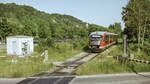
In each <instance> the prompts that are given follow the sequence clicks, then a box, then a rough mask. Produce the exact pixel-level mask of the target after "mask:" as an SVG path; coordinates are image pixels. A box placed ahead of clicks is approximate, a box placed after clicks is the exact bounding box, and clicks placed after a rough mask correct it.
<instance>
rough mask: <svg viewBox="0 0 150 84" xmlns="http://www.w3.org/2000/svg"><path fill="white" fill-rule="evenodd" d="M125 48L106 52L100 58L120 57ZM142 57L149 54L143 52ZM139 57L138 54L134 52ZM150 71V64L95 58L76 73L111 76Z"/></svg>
mask: <svg viewBox="0 0 150 84" xmlns="http://www.w3.org/2000/svg"><path fill="white" fill-rule="evenodd" d="M122 49H123V46H122V45H119V46H118V47H116V48H115V49H112V50H111V51H110V52H109V53H107V52H105V53H103V54H100V56H118V55H122V54H123V52H122ZM141 52H142V53H141V55H142V54H143V55H144V56H145V57H147V54H146V53H145V52H143V51H141ZM132 53H133V54H135V57H136V58H139V56H137V53H136V52H132ZM149 71H150V64H141V63H135V62H129V61H128V62H126V63H120V62H118V61H117V60H115V59H113V58H103V59H100V58H99V57H97V58H95V59H94V60H92V61H90V62H88V63H86V64H85V65H83V66H81V67H80V68H79V69H78V70H77V71H76V73H77V74H78V75H91V74H110V73H131V72H135V73H138V72H149Z"/></svg>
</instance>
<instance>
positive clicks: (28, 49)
mask: <svg viewBox="0 0 150 84" xmlns="http://www.w3.org/2000/svg"><path fill="white" fill-rule="evenodd" d="M33 48H34V45H33V37H30V36H9V37H7V55H8V56H20V57H22V56H26V55H30V54H31V53H33Z"/></svg>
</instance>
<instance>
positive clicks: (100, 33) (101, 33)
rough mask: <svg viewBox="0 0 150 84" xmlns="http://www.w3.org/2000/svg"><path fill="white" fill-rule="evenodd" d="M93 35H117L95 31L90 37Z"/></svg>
mask: <svg viewBox="0 0 150 84" xmlns="http://www.w3.org/2000/svg"><path fill="white" fill-rule="evenodd" d="M93 34H99V35H104V34H107V35H118V34H115V33H110V32H104V31H95V32H92V33H91V34H90V35H93Z"/></svg>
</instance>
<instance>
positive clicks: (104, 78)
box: [0, 73, 150, 84]
mask: <svg viewBox="0 0 150 84" xmlns="http://www.w3.org/2000/svg"><path fill="white" fill-rule="evenodd" d="M23 79H24V78H18V79H0V84H16V83H17V82H19V81H21V80H23ZM69 84H150V73H141V74H134V73H132V74H108V75H92V76H77V77H76V78H74V79H73V80H72V81H71V82H70V83H69Z"/></svg>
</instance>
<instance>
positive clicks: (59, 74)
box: [17, 50, 105, 84]
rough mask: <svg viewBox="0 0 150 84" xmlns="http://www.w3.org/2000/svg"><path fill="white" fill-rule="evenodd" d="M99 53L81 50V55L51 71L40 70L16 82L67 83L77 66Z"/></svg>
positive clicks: (25, 83)
mask: <svg viewBox="0 0 150 84" xmlns="http://www.w3.org/2000/svg"><path fill="white" fill-rule="evenodd" d="M104 51H105V50H103V51H101V52H100V53H102V52H104ZM100 53H87V52H83V53H81V55H77V56H74V57H72V58H70V59H68V60H66V62H64V63H61V64H59V65H57V66H56V67H55V69H54V70H53V71H51V72H42V73H39V74H36V75H33V76H31V77H29V78H27V79H25V80H23V81H21V82H19V83H17V84H68V83H69V81H71V80H72V79H73V78H75V73H74V72H75V71H76V70H77V68H78V67H79V66H81V65H82V64H84V63H86V62H88V61H89V60H92V59H93V58H95V57H96V56H98V55H99V54H100Z"/></svg>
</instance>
